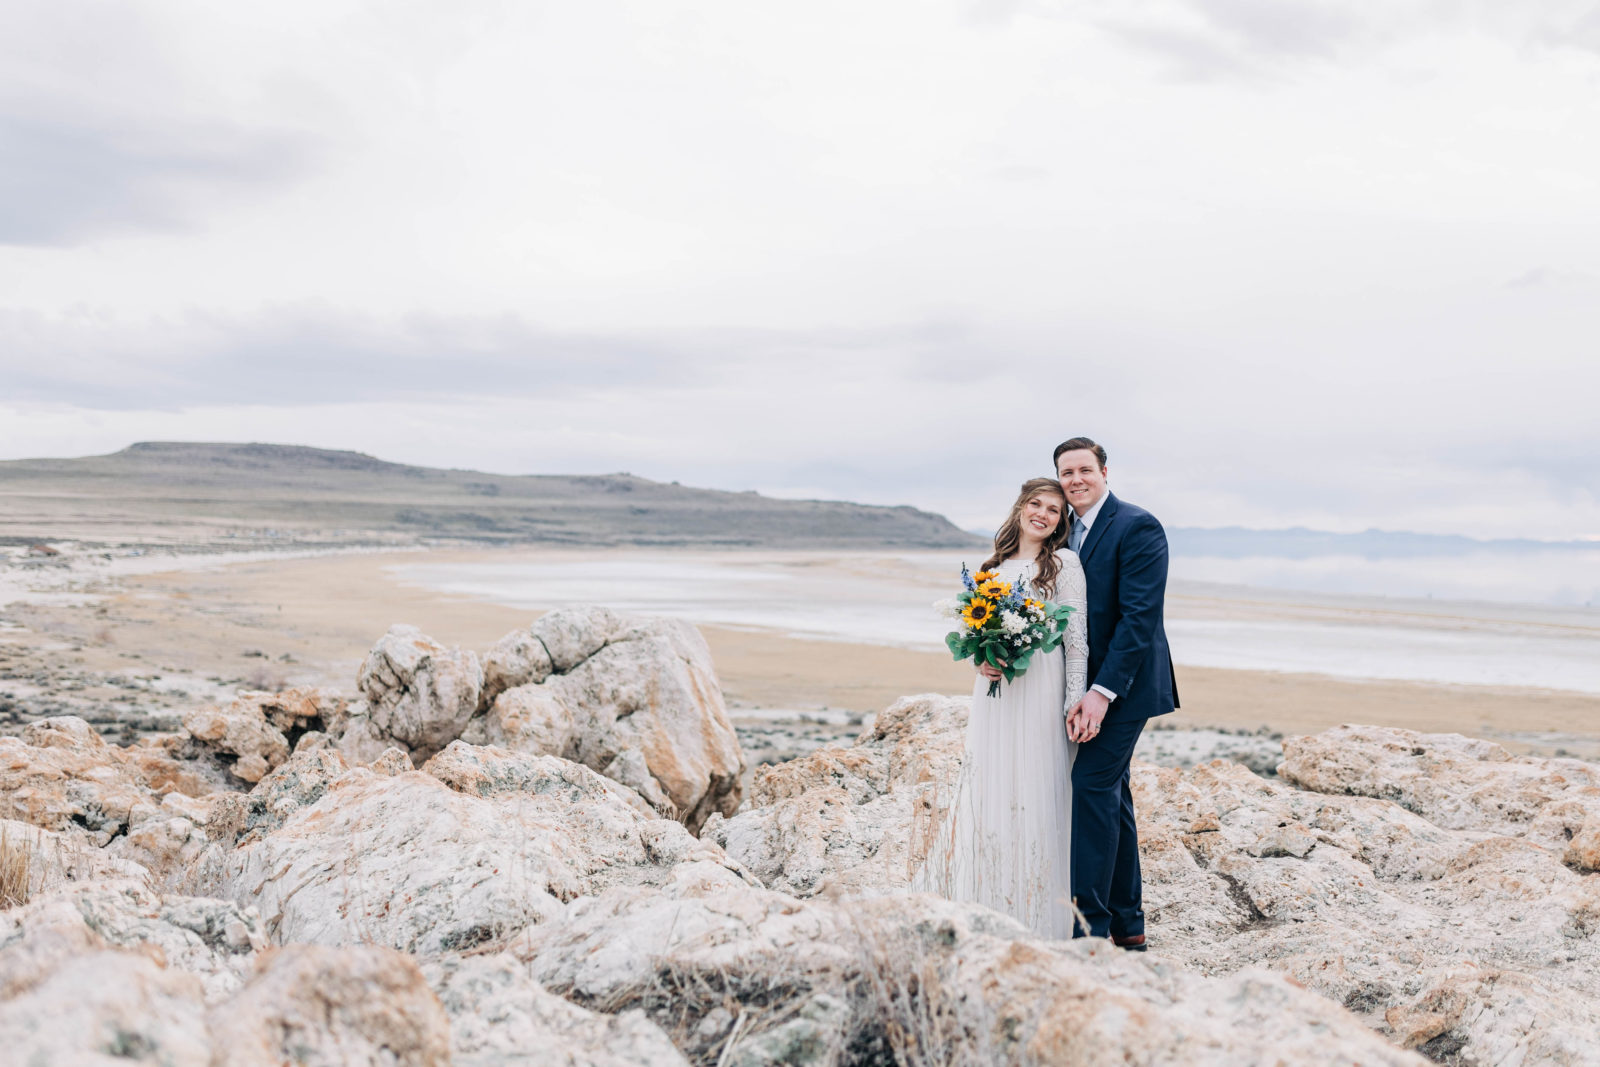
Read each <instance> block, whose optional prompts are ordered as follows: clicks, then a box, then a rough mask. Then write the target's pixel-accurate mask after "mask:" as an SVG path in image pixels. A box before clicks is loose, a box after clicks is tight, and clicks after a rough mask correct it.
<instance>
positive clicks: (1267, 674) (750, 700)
mask: <svg viewBox="0 0 1600 1067" xmlns="http://www.w3.org/2000/svg"><path fill="white" fill-rule="evenodd" d="M506 559H516V560H534V561H545V562H549V561H552V560H554V561H556V562H558V563H563V564H565V563H571V564H572V565H574V566H577V565H579V563H580V562H581V563H582V565H584V566H589V567H603V566H605V565H606V560H607V557H605V556H601V557H599V558H595V557H592V556H587V555H580V554H574V553H571V552H565V551H560V550H531V549H519V550H515V551H506V550H493V551H482V550H449V551H433V552H428V553H425V554H423V553H417V552H398V553H397V552H384V551H375V552H359V553H341V554H334V555H322V556H316V557H311V558H282V557H266V558H260V557H257V558H252V559H247V560H244V561H235V562H229V561H228V559H227V557H220V556H219V557H216V558H214V559H211V560H207V559H205V558H191V559H188V560H185V561H182V564H181V566H182V568H183V569H166V570H159V569H156V568H159V567H160V566H161V564H160V563H158V562H157V561H154V560H150V561H143V562H142V564H141V565H140V566H139V567H137V568H133V569H134V570H149V571H152V572H151V573H123V574H121V575H120V576H116V577H112V576H102V577H96V576H95V575H93V574H91V575H89V576H87V577H86V578H85V579H84V580H83V581H82V582H80V583H77V586H76V588H77V590H78V591H77V592H75V593H72V592H68V593H61V594H56V595H54V596H49V597H36V598H34V599H33V601H32V602H19V603H13V604H11V605H10V606H9V607H8V608H7V609H6V612H5V614H6V616H7V617H8V619H9V620H10V624H9V626H8V628H7V629H6V631H5V632H4V633H0V656H3V657H4V658H3V659H0V669H3V670H4V673H5V674H6V675H7V676H8V678H9V680H8V682H7V683H6V684H7V685H8V686H10V687H11V689H12V691H13V692H14V693H15V692H17V691H18V689H19V687H20V690H21V693H20V695H21V696H24V697H26V696H28V695H29V694H33V695H35V696H37V695H40V694H42V693H43V692H44V690H45V689H46V688H47V686H46V685H44V684H41V683H45V682H46V681H47V680H48V679H51V678H57V677H67V678H68V679H69V682H68V688H73V687H74V686H75V687H76V689H75V690H74V691H75V692H78V693H80V694H81V695H82V696H84V697H86V698H91V697H93V696H95V694H96V686H97V685H101V686H102V687H103V680H104V679H105V678H107V677H111V678H113V679H115V678H117V677H118V676H120V677H125V678H130V679H134V680H136V681H137V682H138V683H139V684H140V685H142V686H143V687H144V689H145V690H146V693H147V695H146V698H145V702H146V703H147V704H148V705H151V706H158V705H160V704H161V703H162V698H163V690H162V686H163V680H164V679H166V680H169V682H168V684H167V685H166V689H165V696H166V697H173V696H175V695H177V690H179V689H183V690H184V691H185V692H186V693H187V694H188V695H189V696H190V697H191V698H192V699H204V698H206V697H207V696H208V695H216V694H222V693H225V692H227V691H229V689H230V688H231V687H236V686H239V685H249V686H257V687H275V686H281V685H287V684H321V685H332V686H336V687H338V688H340V689H345V690H350V689H353V686H354V678H355V673H356V668H357V666H358V665H359V663H360V661H361V658H362V656H363V655H364V654H365V652H366V650H367V649H368V648H370V647H371V645H372V643H373V641H374V640H376V638H377V637H378V636H379V635H380V634H381V633H383V631H384V630H385V629H387V628H388V627H389V626H390V625H391V624H393V623H410V624H412V625H415V626H418V627H420V628H421V629H422V630H423V631H424V632H426V633H428V634H429V635H431V636H432V637H434V638H435V639H437V640H439V641H442V642H444V643H446V644H455V645H461V646H463V647H468V648H475V649H480V650H481V649H484V648H487V647H488V646H489V645H490V644H492V643H493V642H494V641H495V640H496V639H498V638H499V637H500V636H501V635H502V634H504V633H506V632H507V631H509V630H511V629H513V628H515V627H517V626H520V625H525V624H526V623H527V622H528V621H529V620H530V618H532V617H533V616H534V615H535V614H537V611H536V610H529V609H526V608H522V607H507V606H504V605H501V604H496V603H493V602H490V601H488V600H485V599H482V598H480V597H476V596H469V595H464V594H459V593H449V592H439V591H436V590H434V589H430V588H428V587H425V586H423V585H420V584H416V583H414V582H412V581H409V580H407V579H406V577H405V575H406V574H407V573H408V568H412V567H414V566H415V565H417V564H418V562H419V561H425V562H426V563H427V564H428V565H430V566H431V565H436V564H459V563H472V562H478V561H484V560H490V561H504V560H506ZM762 559H763V560H764V561H766V562H768V563H770V562H773V561H775V560H776V561H779V562H783V563H785V565H790V566H794V567H796V568H798V569H799V570H800V571H801V572H803V574H804V576H805V579H804V580H805V581H807V582H810V583H822V584H823V585H824V586H825V587H827V588H832V587H833V586H837V587H838V589H839V591H840V592H839V595H840V598H841V602H844V601H847V600H848V598H849V596H850V592H849V591H850V590H851V589H856V590H858V591H859V590H860V589H861V587H862V584H863V582H864V581H866V578H865V577H864V574H865V573H866V572H865V571H864V570H863V566H862V563H861V561H860V560H859V559H857V558H855V557H851V556H848V555H846V556H840V555H838V554H833V555H830V554H826V553H821V554H798V555H797V554H763V556H762ZM1286 603H1287V601H1286V598H1283V597H1281V596H1279V597H1275V598H1273V599H1272V601H1271V604H1270V610H1272V611H1273V612H1278V613H1282V612H1284V611H1285V610H1287V609H1286ZM1175 607H1176V608H1177V610H1178V611H1179V612H1180V613H1181V612H1182V611H1183V610H1184V609H1183V605H1182V603H1181V601H1179V600H1178V599H1177V598H1175ZM1204 610H1205V611H1206V612H1209V613H1212V614H1216V613H1219V612H1223V611H1226V610H1233V611H1237V610H1243V609H1240V608H1238V607H1237V606H1235V607H1232V608H1229V607H1228V606H1227V605H1224V604H1222V603H1220V602H1219V601H1218V600H1217V599H1216V598H1215V597H1210V598H1205V605H1204ZM1308 610H1313V611H1326V610H1328V609H1327V608H1326V606H1325V605H1322V606H1318V605H1312V606H1311V607H1310V608H1309V609H1308ZM1389 621H1390V622H1393V620H1389ZM700 625H701V629H702V632H703V633H704V634H705V636H706V639H707V641H708V642H709V643H710V646H711V649H712V652H713V655H714V657H715V660H716V664H717V670H718V672H719V675H720V678H721V681H722V684H723V687H724V690H725V693H726V696H727V699H728V702H729V705H730V708H731V709H732V710H733V711H734V712H735V714H740V713H754V712H761V713H763V714H773V713H776V712H782V711H788V712H794V713H797V714H798V713H813V712H820V711H822V710H823V709H827V710H829V711H831V712H835V713H838V712H843V713H847V714H848V715H849V716H855V715H861V714H868V713H872V712H875V711H877V710H879V709H881V708H882V707H884V706H886V705H887V704H889V703H890V702H892V701H893V700H894V699H896V698H898V697H900V696H902V695H906V694H910V693H923V692H939V693H964V692H966V691H968V690H969V689H970V688H971V684H972V674H971V668H970V667H969V666H967V665H965V664H957V663H953V662H951V661H950V660H949V658H948V656H947V655H945V654H944V653H942V652H939V651H934V650H931V649H921V648H913V647H890V646H874V645H867V644H862V643H859V642H844V641H826V640H815V639H810V638H805V637H795V636H791V635H788V634H785V633H782V632H778V631H775V630H771V629H761V628H753V627H730V626H724V625H714V624H706V623H700ZM1415 625H1419V626H1420V625H1433V624H1432V623H1428V622H1426V621H1425V620H1424V621H1419V622H1416V623H1415ZM1178 677H1179V687H1180V692H1181V696H1182V701H1183V708H1182V710H1181V712H1180V713H1179V715H1177V716H1173V717H1172V725H1175V726H1177V725H1182V726H1191V727H1198V726H1211V727H1222V728H1226V729H1231V730H1256V729H1263V728H1264V729H1267V730H1270V731H1273V732H1279V733H1284V734H1299V733H1309V732H1315V731H1318V730H1322V729H1325V728H1327V727H1330V726H1334V725H1337V724H1339V723H1343V722H1364V723H1379V724H1386V725H1393V726H1401V727H1406V728H1410V729H1415V730H1423V731H1436V732H1445V731H1458V732H1464V733H1468V734H1473V735H1477V736H1485V737H1492V738H1495V739H1497V740H1501V741H1502V742H1504V743H1506V744H1507V745H1508V747H1511V748H1512V749H1514V750H1517V751H1531V752H1536V753H1544V754H1550V753H1554V752H1555V751H1557V750H1561V751H1564V752H1570V753H1572V754H1574V755H1586V756H1588V757H1589V758H1595V757H1596V756H1597V755H1600V697H1597V696H1595V695H1593V694H1588V693H1581V692H1570V691H1562V690H1554V689H1537V688H1525V687H1495V686H1474V685H1445V684H1430V683H1425V682H1407V681H1392V680H1391V681H1364V680H1360V679H1349V678H1334V677H1329V676H1325V675H1319V674H1311V673H1303V672H1279V671H1255V670H1227V669H1217V668H1208V667H1193V666H1182V665H1180V667H1179V670H1178ZM73 678H75V679H76V681H75V682H73V681H71V679H73ZM208 687H210V693H208V692H207V691H206V690H207V688H208ZM110 695H111V696H114V697H115V698H116V699H118V700H124V701H126V700H128V699H134V700H135V701H137V700H138V699H139V697H138V695H137V693H135V694H133V696H132V697H131V698H130V691H129V686H128V685H126V684H123V683H118V685H117V687H116V689H115V691H114V693H112V694H110Z"/></svg>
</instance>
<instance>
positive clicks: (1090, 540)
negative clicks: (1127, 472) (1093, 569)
mask: <svg viewBox="0 0 1600 1067" xmlns="http://www.w3.org/2000/svg"><path fill="white" fill-rule="evenodd" d="M1116 517H1117V498H1116V496H1114V495H1113V494H1112V493H1111V491H1110V490H1107V491H1106V502H1105V503H1104V504H1102V505H1101V506H1100V514H1098V515H1096V516H1095V518H1094V525H1093V526H1091V527H1089V536H1088V537H1085V538H1084V539H1083V545H1082V546H1081V547H1079V549H1078V558H1079V559H1080V560H1087V559H1088V558H1089V556H1090V555H1091V554H1092V553H1093V552H1094V549H1095V546H1096V545H1098V544H1099V543H1100V539H1101V538H1102V537H1104V536H1105V533H1106V530H1108V529H1110V528H1111V524H1112V522H1114V521H1115V520H1116Z"/></svg>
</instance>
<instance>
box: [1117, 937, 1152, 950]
mask: <svg viewBox="0 0 1600 1067" xmlns="http://www.w3.org/2000/svg"><path fill="white" fill-rule="evenodd" d="M1111 943H1112V944H1113V945H1116V946H1117V947H1118V948H1124V949H1127V950H1128V951H1129V952H1144V951H1145V947H1144V935H1143V934H1134V935H1133V936H1132V937H1113V938H1112V939H1111Z"/></svg>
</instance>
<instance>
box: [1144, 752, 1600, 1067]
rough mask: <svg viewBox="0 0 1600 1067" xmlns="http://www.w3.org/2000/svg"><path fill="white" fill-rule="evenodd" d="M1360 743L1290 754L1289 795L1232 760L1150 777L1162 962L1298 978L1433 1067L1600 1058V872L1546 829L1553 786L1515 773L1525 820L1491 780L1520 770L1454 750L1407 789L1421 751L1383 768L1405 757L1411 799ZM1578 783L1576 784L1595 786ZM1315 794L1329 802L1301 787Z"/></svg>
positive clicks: (1148, 898) (1155, 911)
mask: <svg viewBox="0 0 1600 1067" xmlns="http://www.w3.org/2000/svg"><path fill="white" fill-rule="evenodd" d="M1350 735H1351V731H1350V730H1348V729H1345V730H1339V731H1330V734H1328V735H1321V736H1320V737H1319V738H1310V739H1304V738H1303V739H1291V740H1290V741H1288V742H1285V751H1286V753H1288V754H1289V759H1287V760H1286V761H1285V766H1284V768H1282V770H1281V771H1280V774H1281V780H1279V781H1271V780H1267V779H1263V778H1260V777H1258V776H1256V775H1254V774H1251V773H1250V772H1249V771H1247V770H1246V769H1245V768H1243V767H1240V766H1238V765H1236V764H1228V763H1223V762H1221V761H1218V762H1215V763H1210V764H1204V765H1201V766H1199V767H1196V768H1194V769H1193V770H1192V771H1187V772H1185V771H1179V770H1174V769H1160V768H1154V767H1150V766H1148V765H1141V764H1136V765H1135V769H1134V780H1133V789H1134V802H1135V805H1136V807H1137V808H1138V812H1139V820H1140V845H1141V848H1140V851H1141V857H1142V865H1143V871H1144V884H1145V912H1146V916H1147V921H1148V923H1149V930H1150V937H1151V940H1152V944H1153V945H1154V946H1155V948H1156V949H1157V950H1158V951H1160V952H1161V953H1162V954H1164V955H1166V956H1168V957H1169V958H1172V959H1174V960H1177V961H1179V962H1182V963H1184V964H1186V965H1188V966H1190V967H1192V968H1194V969H1195V970H1196V971H1199V972H1201V973H1208V974H1225V973H1232V972H1234V971H1237V970H1239V969H1242V968H1246V967H1253V966H1266V967H1269V968H1271V969H1272V970H1274V971H1279V972H1282V973H1286V974H1288V975H1289V976H1291V977H1292V978H1294V979H1295V980H1296V981H1299V982H1301V983H1303V984H1304V985H1305V986H1307V987H1308V988H1310V989H1312V990H1314V991H1316V992H1318V993H1321V994H1322V995H1324V996H1326V997H1328V998H1329V999H1331V1000H1334V1001H1336V1002H1339V1003H1342V1004H1344V1005H1346V1006H1347V1007H1349V1008H1351V1009H1352V1010H1354V1011H1356V1012H1358V1013H1360V1014H1362V1015H1363V1016H1364V1017H1366V1018H1367V1020H1368V1021H1369V1023H1370V1024H1371V1025H1372V1026H1374V1027H1375V1028H1377V1029H1379V1030H1380V1031H1382V1032H1385V1033H1387V1034H1389V1035H1391V1036H1392V1037H1393V1038H1394V1039H1395V1040H1396V1041H1397V1042H1400V1043H1402V1044H1405V1045H1408V1046H1412V1047H1416V1048H1420V1049H1422V1050H1423V1051H1425V1052H1427V1053H1428V1054H1429V1055H1430V1056H1434V1057H1435V1058H1444V1057H1447V1056H1449V1057H1458V1058H1459V1061H1460V1062H1474V1063H1507V1062H1529V1063H1533V1062H1557V1063H1597V1062H1600V1054H1596V1053H1595V1052H1594V1047H1593V1045H1592V1043H1589V1044H1586V1043H1587V1042H1588V1041H1589V1038H1588V1037H1587V1036H1586V1035H1592V1034H1594V1033H1596V1032H1600V978H1597V975H1600V936H1597V935H1600V875H1595V874H1592V873H1584V872H1582V871H1580V870H1578V869H1575V866H1574V865H1572V864H1570V863H1566V862H1563V861H1564V859H1565V858H1566V857H1565V852H1566V847H1567V842H1566V841H1565V840H1564V839H1554V840H1552V839H1550V838H1547V837H1541V836H1540V835H1539V834H1537V833H1536V832H1534V831H1535V828H1536V827H1538V826H1539V825H1540V822H1541V817H1540V815H1539V814H1538V813H1539V812H1540V811H1541V810H1543V807H1542V805H1538V804H1534V803H1533V801H1532V800H1531V799H1530V798H1529V795H1528V794H1529V791H1530V790H1531V791H1532V792H1533V793H1535V794H1538V793H1543V792H1545V791H1546V790H1547V789H1550V788H1551V786H1550V784H1549V783H1548V782H1545V783H1543V784H1532V781H1531V779H1532V776H1524V775H1523V773H1522V771H1521V769H1520V768H1519V769H1517V770H1513V771H1512V772H1511V774H1510V775H1507V777H1508V778H1510V777H1513V776H1515V778H1516V779H1520V780H1521V781H1522V787H1521V788H1520V789H1519V790H1517V791H1516V792H1515V793H1513V794H1512V795H1513V796H1521V797H1522V798H1523V799H1522V800H1521V801H1520V803H1521V804H1523V805H1524V807H1523V808H1522V812H1523V814H1521V815H1518V816H1517V817H1515V818H1512V817H1508V814H1507V811H1508V809H1509V807H1510V804H1509V802H1508V803H1506V804H1504V805H1502V804H1499V803H1496V802H1495V801H1494V800H1493V799H1492V795H1493V793H1494V792H1495V790H1496V788H1502V789H1503V788H1504V783H1503V782H1501V784H1500V785H1499V786H1498V787H1497V786H1496V785H1495V782H1496V780H1497V778H1498V776H1497V775H1495V774H1494V773H1493V771H1492V770H1486V769H1485V767H1484V766H1483V764H1484V763H1487V764H1489V765H1490V766H1491V767H1492V766H1494V765H1497V764H1498V765H1503V764H1506V763H1507V762H1508V761H1506V760H1500V759H1479V758H1477V757H1473V758H1463V757H1462V756H1461V753H1462V751H1463V749H1465V748H1467V746H1466V745H1462V744H1458V742H1464V741H1465V739H1457V740H1456V741H1451V742H1446V743H1444V744H1442V745H1440V746H1439V747H1440V748H1441V749H1443V750H1444V751H1446V752H1454V753H1456V755H1455V756H1454V757H1452V759H1460V760H1461V762H1460V764H1459V773H1456V772H1453V771H1451V770H1450V769H1448V767H1447V766H1445V765H1444V762H1443V761H1441V762H1439V763H1435V764H1434V765H1433V766H1431V767H1428V768H1426V773H1412V774H1408V773H1406V772H1407V770H1408V768H1411V769H1412V770H1413V771H1416V770H1417V768H1416V767H1415V765H1414V764H1412V763H1411V761H1414V760H1416V761H1420V760H1423V759H1424V757H1423V756H1422V754H1420V753H1419V754H1416V755H1413V754H1411V752H1410V750H1411V749H1412V748H1417V747H1420V748H1423V749H1424V750H1426V749H1427V748H1428V745H1427V744H1426V743H1423V742H1421V741H1417V742H1414V743H1413V742H1407V749H1406V751H1405V753H1403V754H1402V753H1398V752H1394V751H1393V750H1388V751H1387V753H1386V754H1385V753H1379V752H1374V753H1372V754H1371V759H1372V760H1373V761H1374V762H1380V763H1381V762H1382V761H1383V760H1388V759H1394V760H1396V765H1395V767H1394V768H1393V770H1394V774H1395V781H1396V782H1397V783H1400V788H1399V791H1398V792H1397V793H1395V792H1391V791H1390V787H1389V786H1388V785H1386V784H1383V783H1381V782H1380V781H1379V780H1378V777H1377V775H1375V774H1373V773H1372V772H1370V771H1369V770H1368V769H1367V767H1366V765H1365V764H1364V763H1363V761H1362V760H1361V759H1360V758H1350V757H1348V756H1346V755H1345V753H1347V752H1349V751H1350V748H1351V747H1355V745H1354V743H1353V742H1354V739H1353V738H1352V737H1351V736H1350ZM1390 740H1392V739H1390ZM1346 742H1352V744H1350V745H1348V746H1347V744H1346ZM1477 751H1479V752H1481V753H1484V754H1486V755H1493V750H1492V749H1491V748H1488V747H1483V748H1480V749H1477ZM1310 752H1321V753H1324V754H1325V755H1324V756H1321V757H1318V758H1317V759H1316V760H1315V761H1314V762H1313V761H1309V760H1305V759H1304V757H1305V754H1307V753H1310ZM1297 760H1298V762H1297ZM1560 762H1562V763H1564V764H1567V763H1570V762H1571V761H1560ZM1341 765H1342V766H1346V767H1348V772H1339V771H1335V770H1334V768H1335V767H1336V766H1341ZM1513 766H1514V765H1513ZM1562 771H1563V775H1562V776H1563V777H1564V778H1565V779H1566V781H1567V782H1568V783H1570V782H1571V781H1572V780H1573V779H1575V778H1581V777H1583V776H1584V775H1586V774H1587V773H1588V772H1587V771H1585V770H1583V769H1582V768H1571V767H1564V768H1562ZM1316 776H1320V777H1316ZM1307 780H1314V781H1317V782H1318V783H1319V784H1320V785H1321V786H1323V787H1326V788H1328V789H1329V792H1327V793H1318V792H1307V791H1305V790H1303V789H1299V788H1296V787H1295V785H1296V783H1298V782H1302V781H1307ZM1336 783H1345V784H1348V785H1350V786H1352V787H1353V788H1349V789H1344V788H1340V787H1339V786H1338V785H1337V784H1336ZM1335 788H1339V789H1340V791H1339V792H1338V793H1334V792H1333V791H1332V790H1333V789H1335ZM1556 788H1557V789H1558V790H1559V792H1560V793H1565V792H1567V791H1568V790H1569V789H1570V784H1569V786H1568V788H1567V789H1560V787H1556ZM1579 788H1580V789H1581V788H1582V787H1579ZM1374 792H1385V793H1388V794H1389V795H1390V796H1398V797H1400V798H1402V799H1403V798H1406V797H1410V798H1411V799H1412V804H1411V805H1410V806H1402V803H1400V802H1399V801H1397V800H1396V799H1388V798H1387V797H1377V796H1369V795H1364V794H1366V793H1374ZM1548 802H1549V801H1547V802H1546V803H1548ZM1429 816H1432V818H1430V817H1429ZM1435 818H1436V819H1437V820H1438V821H1434V819H1435ZM1518 829H1520V830H1522V831H1523V833H1521V834H1518V835H1517V836H1511V835H1508V834H1506V833H1504V831H1506V830H1518ZM1585 1048H1587V1049H1588V1050H1589V1051H1587V1052H1584V1053H1582V1054H1578V1053H1577V1051H1576V1050H1581V1049H1585Z"/></svg>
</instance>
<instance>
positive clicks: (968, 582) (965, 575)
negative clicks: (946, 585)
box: [961, 563, 978, 593]
mask: <svg viewBox="0 0 1600 1067" xmlns="http://www.w3.org/2000/svg"><path fill="white" fill-rule="evenodd" d="M961 584H962V585H964V586H966V587H967V592H969V593H976V592H977V591H978V583H977V582H974V581H973V580H972V572H971V571H969V570H967V565H966V564H965V563H963V564H962V565H961Z"/></svg>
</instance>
